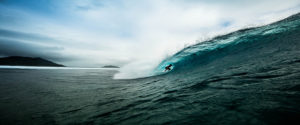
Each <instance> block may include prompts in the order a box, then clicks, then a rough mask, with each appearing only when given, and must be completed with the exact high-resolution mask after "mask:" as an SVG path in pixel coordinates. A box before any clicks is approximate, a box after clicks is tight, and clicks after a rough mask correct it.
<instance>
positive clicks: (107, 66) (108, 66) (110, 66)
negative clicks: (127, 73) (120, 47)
mask: <svg viewBox="0 0 300 125" xmlns="http://www.w3.org/2000/svg"><path fill="white" fill-rule="evenodd" d="M102 68H120V67H118V66H114V65H106V66H102Z"/></svg>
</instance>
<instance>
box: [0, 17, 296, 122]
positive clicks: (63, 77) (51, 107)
mask: <svg viewBox="0 0 300 125" xmlns="http://www.w3.org/2000/svg"><path fill="white" fill-rule="evenodd" d="M168 64H173V65H174V67H173V69H172V70H171V71H170V72H167V73H165V72H163V70H164V67H165V66H166V65H168ZM117 72H118V70H115V69H101V68H100V69H88V68H87V69H84V68H81V69H73V68H65V69H64V68H20V67H19V68H8V67H6V68H5V67H2V68H0V124H1V125H10V124H19V125H24V124H29V125H34V124H42V125H45V124H51V125H52V124H63V125H64V124H84V125H85V124H99V125H102V124H103V125H110V124H120V125H137V124H143V125H148V124H149V125H152V124H159V125H160V124H166V125H167V124H170V125H174V124H180V125H182V124H183V125H188V124H190V125H195V124H200V125H280V124H282V125H288V124H289V125H291V124H295V125H297V124H300V15H299V14H297V15H294V16H291V17H289V18H287V19H284V20H282V21H279V22H276V23H273V24H270V25H266V26H262V27H256V28H249V29H244V30H239V31H236V32H233V33H230V34H227V35H223V36H218V37H216V38H213V39H211V40H208V41H205V42H203V43H199V44H195V45H192V46H190V47H187V48H185V49H183V50H182V51H180V52H178V53H177V54H175V55H173V56H171V57H169V58H166V59H165V60H164V61H162V62H161V64H160V65H158V66H157V68H156V69H155V70H154V71H153V72H154V73H155V74H156V75H155V76H151V77H146V78H138V79H113V76H114V74H116V73H117Z"/></svg>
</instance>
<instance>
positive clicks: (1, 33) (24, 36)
mask: <svg viewBox="0 0 300 125" xmlns="http://www.w3.org/2000/svg"><path fill="white" fill-rule="evenodd" d="M0 37H4V38H14V39H21V40H29V41H39V42H43V41H44V42H52V41H57V40H55V39H53V38H49V37H45V36H42V35H39V34H31V33H23V32H17V31H12V30H6V29H0Z"/></svg>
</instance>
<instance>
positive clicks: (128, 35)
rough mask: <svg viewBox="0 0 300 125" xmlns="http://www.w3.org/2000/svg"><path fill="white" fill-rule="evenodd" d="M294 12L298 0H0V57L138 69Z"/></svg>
mask: <svg viewBox="0 0 300 125" xmlns="http://www.w3.org/2000/svg"><path fill="white" fill-rule="evenodd" d="M299 10H300V0H0V56H12V55H15V56H33V57H43V58H46V59H49V60H52V61H55V62H58V63H62V64H65V65H67V66H80V67H100V66H103V65H107V64H113V65H120V66H123V68H122V69H121V71H130V72H131V74H135V73H136V75H138V74H139V72H141V71H143V70H148V69H151V68H153V67H155V65H156V64H158V63H159V62H160V61H161V60H162V59H164V58H165V57H166V56H170V55H172V54H174V53H175V52H177V51H179V50H180V49H182V48H183V47H184V46H187V45H191V44H195V43H196V42H201V41H203V40H205V39H209V38H211V37H213V36H216V35H220V34H225V33H229V32H232V31H235V30H238V29H241V28H245V27H251V26H259V25H264V24H268V23H271V22H274V21H277V20H280V19H282V18H285V17H287V16H290V15H292V14H295V13H298V12H299ZM137 67H138V68H139V69H138V70H137V71H131V70H132V69H137Z"/></svg>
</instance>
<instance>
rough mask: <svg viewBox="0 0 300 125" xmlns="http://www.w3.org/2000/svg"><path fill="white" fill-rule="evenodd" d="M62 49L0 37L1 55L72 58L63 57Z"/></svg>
mask: <svg viewBox="0 0 300 125" xmlns="http://www.w3.org/2000/svg"><path fill="white" fill-rule="evenodd" d="M63 50H64V49H63V48H62V47H55V46H42V45H37V44H33V43H26V42H22V41H17V40H9V39H4V38H0V55H1V56H28V57H42V58H46V59H50V60H53V61H59V62H64V61H68V60H72V58H70V57H65V56H63V55H62V54H61V53H62V51H63Z"/></svg>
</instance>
